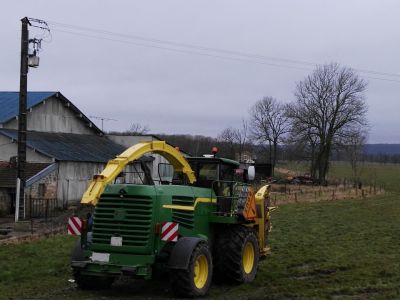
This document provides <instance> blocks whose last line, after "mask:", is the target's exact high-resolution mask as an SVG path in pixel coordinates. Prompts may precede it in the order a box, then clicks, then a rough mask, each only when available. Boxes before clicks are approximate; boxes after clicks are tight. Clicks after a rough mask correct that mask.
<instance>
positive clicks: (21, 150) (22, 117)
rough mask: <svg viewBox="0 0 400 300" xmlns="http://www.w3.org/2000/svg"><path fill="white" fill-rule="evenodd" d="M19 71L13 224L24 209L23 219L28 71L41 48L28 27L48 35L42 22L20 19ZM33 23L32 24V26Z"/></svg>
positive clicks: (39, 40)
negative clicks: (31, 36)
mask: <svg viewBox="0 0 400 300" xmlns="http://www.w3.org/2000/svg"><path fill="white" fill-rule="evenodd" d="M21 23H22V25H21V69H20V80H19V113H18V154H17V155H18V159H17V189H16V199H15V222H18V220H19V218H20V216H19V213H20V207H21V205H23V207H24V216H23V217H24V218H25V183H26V174H25V170H26V135H27V117H26V111H27V98H28V70H29V67H32V68H37V67H38V66H39V57H38V56H37V53H38V52H39V50H40V48H41V42H42V39H37V38H34V39H29V31H28V25H29V26H32V27H36V28H39V29H41V30H43V31H44V32H48V33H50V29H49V26H48V25H47V23H46V22H45V21H43V20H39V19H32V18H28V17H25V18H22V19H21ZM32 23H33V24H32ZM30 43H32V44H33V53H32V54H29V44H30Z"/></svg>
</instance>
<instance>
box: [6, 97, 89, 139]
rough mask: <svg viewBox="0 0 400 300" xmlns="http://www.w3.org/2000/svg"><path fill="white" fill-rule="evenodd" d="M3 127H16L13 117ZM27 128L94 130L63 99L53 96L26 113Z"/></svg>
mask: <svg viewBox="0 0 400 300" xmlns="http://www.w3.org/2000/svg"><path fill="white" fill-rule="evenodd" d="M3 128H8V129H18V120H17V118H14V119H12V120H10V121H9V122H7V123H4V124H3ZM27 128H28V130H32V131H42V132H65V133H77V134H94V130H93V129H92V128H90V127H89V125H88V124H86V123H85V122H83V120H82V119H81V118H80V117H79V116H78V115H77V114H76V113H75V112H74V111H72V110H71V109H70V108H69V107H67V106H66V104H65V103H64V102H63V101H60V100H59V99H57V98H55V97H51V98H49V99H48V100H45V101H44V102H43V103H40V104H38V105H37V106H35V107H33V108H32V109H31V110H28V114H27Z"/></svg>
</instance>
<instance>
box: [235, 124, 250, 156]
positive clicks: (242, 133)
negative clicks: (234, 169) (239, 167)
mask: <svg viewBox="0 0 400 300" xmlns="http://www.w3.org/2000/svg"><path fill="white" fill-rule="evenodd" d="M234 133H235V142H236V144H237V146H238V157H239V158H238V160H239V161H242V160H243V153H244V151H245V150H246V144H247V142H248V141H247V135H248V124H247V121H246V120H245V119H242V127H241V128H240V129H236V130H235V132H234Z"/></svg>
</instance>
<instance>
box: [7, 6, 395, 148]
mask: <svg viewBox="0 0 400 300" xmlns="http://www.w3.org/2000/svg"><path fill="white" fill-rule="evenodd" d="M1 4H2V5H1V10H0V18H1V23H0V24H1V27H0V37H1V41H2V42H1V50H0V53H1V55H0V68H1V69H0V70H1V72H0V90H3V91H18V89H19V63H20V57H19V56H20V27H21V22H20V19H21V18H22V17H24V16H28V17H32V18H39V19H43V20H45V21H47V22H48V23H49V25H50V28H51V32H52V41H51V42H50V43H43V44H42V48H43V51H42V52H41V53H40V57H41V62H40V67H39V68H38V69H30V72H29V79H28V89H29V90H36V91H43V90H48V91H60V92H61V93H62V94H63V95H65V96H66V97H67V98H68V99H70V100H71V101H72V102H73V103H74V104H75V105H77V106H78V107H79V108H80V109H81V110H82V111H83V112H84V113H85V114H86V115H87V116H101V117H106V118H112V119H115V120H117V121H107V122H105V123H104V127H105V128H104V129H105V130H126V129H128V128H129V126H130V124H131V123H132V122H138V123H141V124H144V125H148V126H149V127H150V128H151V132H152V133H169V134H172V133H175V134H177V133H189V134H201V135H206V136H217V135H218V133H219V132H221V131H222V130H223V129H224V128H226V127H228V126H234V127H235V126H240V124H241V119H242V118H247V117H248V110H249V108H250V107H251V106H252V105H253V104H254V103H255V102H256V101H257V100H259V99H261V98H262V97H263V96H273V97H275V98H277V99H278V100H280V101H282V102H289V101H292V100H293V91H294V89H295V85H296V82H298V81H300V80H302V79H303V78H304V77H305V76H306V75H307V74H309V73H310V72H311V70H312V69H313V66H312V64H311V65H308V64H303V63H300V62H311V63H318V64H322V63H330V62H338V63H340V64H342V65H345V66H350V67H353V68H355V69H358V70H370V71H377V72H384V73H389V74H390V75H382V74H373V73H372V72H370V73H359V74H360V76H362V77H363V78H365V79H366V80H367V81H368V82H369V86H368V90H367V93H366V97H367V99H366V101H367V104H368V107H369V112H368V119H369V122H370V125H371V130H370V138H369V142H371V143H400V130H399V127H400V126H399V125H400V124H399V111H400V103H399V102H398V100H399V93H400V75H398V76H395V74H400V58H399V55H400V26H399V25H400V24H399V15H400V1H396V0H393V1H388V0H380V1H378V0H375V1H372V0H369V1H367V0H359V1H353V0H335V1H333V0H332V1H322V0H314V1H311V0H302V1H300V0H292V1H289V0H280V1H233V0H227V1H218V0H201V1H200V0H198V1H187V0H181V1H178V0H176V1H122V0H117V1H110V0H109V1H100V0H98V1H94V0H89V1H88V0H86V1H82V0H79V1H77V0H68V1H66V0H59V1H44V0H36V1H15V0H13V1H8V0H3V1H2V2H1ZM67 25H74V26H79V27H85V28H88V29H90V30H88V29H84V30H83V29H78V28H76V27H72V26H67ZM95 30H99V31H97V32H96V31H95ZM105 31H107V32H112V33H113V34H109V33H107V32H105ZM39 33H40V31H38V30H34V29H33V28H31V30H30V34H31V36H33V35H34V34H39ZM140 37H141V38H145V39H140ZM146 39H147V40H146ZM165 41H167V42H174V43H179V44H187V45H192V46H196V47H183V46H182V45H181V46H179V45H177V44H173V43H169V44H168V43H164V42H165ZM201 47H206V48H216V49H221V50H224V51H211V50H210V49H208V50H207V49H204V48H201ZM225 50H226V51H225ZM228 51H235V52H242V53H246V55H245V56H243V55H241V56H239V55H238V54H233V53H230V52H228ZM249 54H257V55H259V56H263V57H262V58H261V57H258V58H256V57H254V56H251V55H249ZM267 57H269V58H268V59H267ZM279 59H287V60H290V61H284V60H279ZM374 78H382V79H384V80H377V79H374ZM0 109H1V108H0ZM93 121H94V122H95V123H96V124H97V125H99V126H100V122H99V120H93Z"/></svg>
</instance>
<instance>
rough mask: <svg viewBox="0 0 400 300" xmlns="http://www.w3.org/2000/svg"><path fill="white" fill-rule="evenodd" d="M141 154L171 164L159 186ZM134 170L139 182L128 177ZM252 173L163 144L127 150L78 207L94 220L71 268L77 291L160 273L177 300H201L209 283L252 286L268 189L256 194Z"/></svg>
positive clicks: (263, 238) (261, 252) (263, 244)
mask: <svg viewBox="0 0 400 300" xmlns="http://www.w3.org/2000/svg"><path fill="white" fill-rule="evenodd" d="M147 153H156V154H160V155H162V156H163V157H165V158H166V159H167V160H168V162H169V163H163V164H160V165H159V166H158V173H159V174H158V175H159V179H157V180H155V179H154V178H151V174H149V170H148V169H147V170H146V166H145V165H143V161H140V158H141V157H142V156H143V155H145V154H147ZM139 167H141V168H140V170H141V173H142V176H138V175H137V174H136V175H135V174H131V175H129V174H130V173H134V172H131V171H130V170H132V169H133V170H134V171H137V170H138V169H139ZM126 168H127V169H128V170H125V169H126ZM129 169H130V170H129ZM253 173H254V172H253V170H252V168H249V169H243V168H240V164H239V163H238V162H236V161H233V160H229V159H224V158H217V157H188V158H185V157H183V156H182V154H181V153H180V151H178V150H177V149H175V148H174V147H172V146H170V145H168V144H167V143H165V142H162V141H155V142H154V141H153V142H143V143H139V144H137V145H135V146H133V147H131V148H129V149H127V150H126V151H125V152H123V153H122V154H120V155H118V156H117V157H116V158H115V159H113V160H111V161H109V162H108V164H107V166H106V167H105V169H104V170H103V172H102V173H101V174H100V175H96V176H94V178H93V180H92V182H91V183H90V185H89V187H88V189H87V191H86V192H85V194H84V195H83V198H82V201H81V203H82V204H87V205H92V206H94V214H93V216H92V217H91V218H93V219H92V225H91V226H90V227H91V231H89V230H85V231H83V232H82V235H81V239H80V240H79V241H78V243H77V245H76V247H75V250H74V253H73V257H72V261H71V267H72V269H73V274H74V277H75V281H76V283H77V285H78V287H79V288H82V289H85V288H104V287H107V286H110V285H111V284H112V282H113V281H114V280H115V279H116V278H117V277H119V276H121V275H126V276H133V277H139V278H143V279H151V278H152V277H153V276H154V275H155V273H158V272H164V273H165V272H166V273H169V276H168V277H169V278H170V284H171V287H172V290H173V291H174V292H175V294H176V295H178V296H186V297H200V296H204V295H206V294H207V292H208V290H209V288H210V284H211V281H212V280H214V281H234V282H250V281H252V280H253V279H254V278H255V276H256V272H257V266H258V262H259V259H260V257H263V256H265V255H266V254H267V251H268V247H267V235H268V232H269V228H270V226H269V224H270V212H269V187H268V186H263V187H261V188H260V189H259V190H258V191H257V192H254V191H253V188H252V186H251V185H250V184H249V180H250V179H251V177H252V174H253ZM121 174H122V175H121ZM129 176H131V179H133V183H128V182H127V181H126V180H125V179H127V178H128V177H129ZM120 177H123V178H124V180H120V181H119V180H116V179H118V178H120ZM86 223H87V222H86ZM86 228H89V227H88V226H86Z"/></svg>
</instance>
